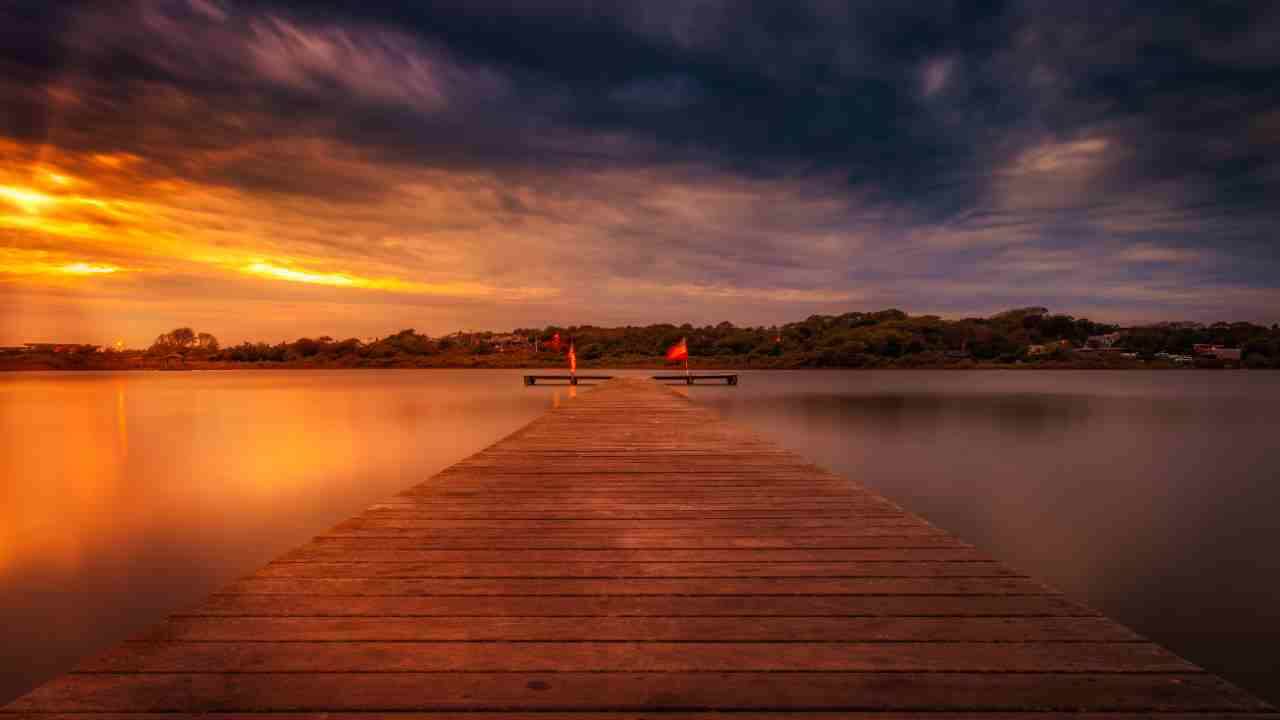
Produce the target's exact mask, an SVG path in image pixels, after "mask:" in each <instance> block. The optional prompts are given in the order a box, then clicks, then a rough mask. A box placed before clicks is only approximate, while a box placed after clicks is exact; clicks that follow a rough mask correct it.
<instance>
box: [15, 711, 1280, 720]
mask: <svg viewBox="0 0 1280 720" xmlns="http://www.w3.org/2000/svg"><path fill="white" fill-rule="evenodd" d="M379 715H380V716H388V717H397V719H399V720H604V719H609V720H655V719H657V717H660V719H662V720H726V719H724V714H723V712H668V711H663V712H660V714H654V712H649V711H643V710H641V711H612V712H607V714H602V712H598V711H596V712H591V711H588V712H572V711H564V712H561V711H550V712H520V711H516V712H471V711H448V710H445V711H438V712H413V711H394V712H380V714H379ZM17 716H18V717H31V719H33V720H237V719H241V717H260V719H262V720H369V715H367V714H362V712H328V711H325V712H243V711H242V712H236V714H228V712H200V714H193V712H24V714H19V715H17ZM797 717H808V719H813V720H974V717H975V715H974V714H973V712H938V711H925V712H883V711H873V712H859V711H820V710H819V711H780V712H769V711H765V712H735V714H733V720H795V719H797ZM979 717H982V719H983V720H1142V719H1146V717H1151V714H1149V712H1056V711H1047V712H1042V711H1020V712H983V714H980V715H979ZM1160 717H1162V719H1164V720H1206V715H1204V714H1203V712H1161V714H1160ZM1212 717H1215V719H1221V720H1244V719H1248V720H1280V714H1271V712H1261V714H1258V712H1215V714H1213V715H1212Z"/></svg>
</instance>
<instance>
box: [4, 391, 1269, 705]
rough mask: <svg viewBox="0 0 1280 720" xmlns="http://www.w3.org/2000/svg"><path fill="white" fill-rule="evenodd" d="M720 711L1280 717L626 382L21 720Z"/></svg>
mask: <svg viewBox="0 0 1280 720" xmlns="http://www.w3.org/2000/svg"><path fill="white" fill-rule="evenodd" d="M462 711H467V712H466V713H465V714H464V713H463V712H462ZM712 711H748V712H739V713H738V714H736V715H734V716H733V717H734V718H736V719H737V720H759V719H760V718H765V717H783V716H785V717H792V716H793V714H797V715H798V714H801V713H808V712H816V711H829V712H828V713H827V714H826V715H825V716H824V717H827V718H832V719H834V718H872V717H875V718H885V719H886V720H887V719H888V718H902V717H907V716H911V714H912V713H917V712H927V713H928V714H929V717H932V718H938V719H939V720H942V719H944V718H951V717H960V716H961V715H962V716H963V717H966V718H972V717H974V716H975V714H978V713H993V715H992V717H995V716H996V715H995V714H996V713H1000V714H999V715H998V716H999V717H1001V718H1004V720H1009V719H1010V718H1014V717H1027V718H1031V717H1035V718H1044V717H1048V716H1049V715H1051V714H1053V713H1054V712H1055V711H1062V712H1066V711H1096V712H1099V713H1107V714H1106V715H1105V717H1108V718H1117V717H1126V716H1127V717H1138V716H1142V717H1149V716H1151V715H1152V714H1155V713H1165V712H1168V713H1201V714H1199V715H1197V717H1205V715H1203V714H1202V713H1212V714H1213V715H1214V716H1234V715H1239V716H1246V715H1248V716H1250V717H1262V716H1263V713H1266V712H1270V708H1268V706H1266V705H1265V704H1263V703H1262V702H1260V701H1259V700H1257V699H1255V698H1253V697H1251V696H1249V695H1248V694H1246V693H1245V692H1243V691H1241V690H1239V689H1237V688H1235V687H1233V686H1232V685H1230V684H1228V683H1226V682H1225V681H1223V680H1221V679H1219V678H1217V677H1215V676H1213V675H1211V674H1209V673H1206V672H1204V671H1202V670H1201V669H1200V668H1198V667H1196V666H1194V665H1192V664H1190V663H1188V662H1187V661H1185V660H1183V659H1181V658H1179V657H1177V656H1175V655H1173V654H1171V653H1169V652H1168V651H1166V650H1164V649H1162V648H1160V647H1158V646H1156V645H1154V644H1152V643H1150V642H1147V641H1146V640H1144V639H1142V638H1140V637H1138V636H1136V635H1135V634H1134V633H1133V632H1131V631H1129V630H1128V629H1126V628H1124V627H1122V626H1120V625H1118V624H1116V623H1115V622H1112V621H1111V620H1108V619H1107V618H1105V617H1101V616H1100V615H1098V614H1097V613H1095V612H1094V611H1092V610H1089V609H1087V608H1085V607H1082V606H1080V605H1078V604H1075V603H1073V602H1071V601H1069V600H1067V599H1065V598H1064V597H1063V596H1062V595H1060V594H1058V593H1057V592H1054V591H1053V590H1050V589H1048V588H1046V587H1045V586H1043V585H1041V584H1039V583H1037V582H1035V581H1034V580H1032V579H1030V578H1028V577H1025V576H1023V575H1021V574H1019V573H1018V572H1016V571H1014V570H1011V569H1009V568H1007V567H1005V566H1003V565H1001V564H999V563H996V562H992V561H991V560H990V559H989V558H987V557H986V556H984V555H983V554H982V553H981V552H979V551H978V550H977V549H975V548H973V547H972V546H970V545H967V544H965V543H963V542H960V541H959V540H957V539H955V538H954V537H952V536H950V535H948V534H947V533H946V532H944V531H942V530H940V529H938V528H936V527H934V526H932V525H930V524H929V523H928V522H926V521H924V520H923V519H921V518H919V517H917V516H915V515H912V514H911V513H909V512H906V511H904V510H903V509H901V508H899V507H898V506H896V505H894V504H893V503H892V502H890V501H888V500H887V499H885V498H884V497H881V496H880V495H878V494H876V493H875V492H872V491H870V490H868V489H866V488H864V487H862V486H861V485H858V484H856V483H854V482H851V481H849V480H846V479H844V478H841V477H838V476H836V475H833V474H831V473H829V472H827V471H824V470H822V469H820V468H818V467H815V466H813V465H811V464H809V463H808V462H805V461H804V460H803V459H801V458H799V457H797V456H796V455H794V454H792V453H790V452H787V451H784V450H782V449H780V448H779V447H777V446H776V445H774V444H772V443H770V442H767V441H765V440H763V439H761V438H760V437H758V436H757V435H754V434H752V433H750V432H748V431H746V430H743V429H741V428H739V427H736V426H734V425H732V424H730V423H728V422H725V421H724V420H722V419H721V418H720V417H719V416H718V415H717V414H716V413H714V412H713V411H711V410H709V409H707V408H704V407H700V406H698V405H696V404H694V403H691V402H689V401H688V400H686V399H685V398H683V397H681V396H680V395H679V394H678V393H677V392H676V391H673V390H671V389H669V388H664V387H660V386H659V385H657V384H656V383H654V382H652V381H648V380H630V379H616V380H612V381H610V382H609V383H607V384H605V385H603V386H601V387H599V388H597V389H595V390H592V391H590V392H586V393H583V394H582V395H581V396H580V397H579V398H577V399H576V400H574V401H572V402H570V403H567V404H566V405H565V406H563V407H561V408H559V409H557V410H554V411H551V412H549V413H548V414H547V415H545V416H543V417H542V418H540V419H538V420H536V421H534V422H533V423H531V424H530V425H528V426H526V427H525V428H524V429H522V430H520V431H519V432H516V433H515V434H513V435H511V436H510V437H508V438H506V439H504V440H502V441H501V442H498V443H497V444H495V445H493V446H491V447H489V448H488V449H486V450H484V451H482V452H480V453H478V454H476V455H474V456H472V457H470V458H468V459H466V460H464V461H462V462H460V463H458V464H457V465H454V466H452V467H450V468H449V469H447V470H445V471H444V472H442V473H440V474H439V475H437V476H436V477H434V478H431V479H430V480H428V481H426V482H424V483H423V484H421V485H418V486H416V487H414V488H411V489H409V490H407V491H405V492H404V493H403V494H401V495H398V496H396V497H394V498H393V499H391V500H389V501H387V502H385V503H381V504H378V505H375V506H373V507H372V508H370V509H369V510H367V511H366V512H364V513H363V514H361V515H359V516H357V517H355V518H352V519H350V520H348V521H346V522H343V523H341V524H340V525H338V526H337V527H335V528H333V529H332V530H330V531H329V532H327V533H325V534H323V535H321V536H319V537H317V538H315V540H314V541H312V542H311V543H310V544H307V545H305V546H303V547H301V548H298V549H296V550H294V551H292V552H290V553H288V554H287V555H285V556H284V557H282V558H280V559H279V560H277V561H275V562H272V563H271V564H269V565H267V566H266V567H264V568H263V569H261V570H260V571H258V572H257V573H254V574H253V575H251V576H249V577H246V578H244V579H243V580H240V581H239V582H236V583H235V584H233V585H231V586H230V587H228V588H226V589H225V590H223V591H222V592H219V593H217V594H216V595H214V596H212V597H211V598H210V599H208V601H207V602H205V603H204V604H203V605H201V606H199V607H196V608H194V609H191V610H187V611H185V612H182V613H179V614H177V615H174V616H173V617H172V618H170V619H169V620H168V621H167V622H165V623H164V624H162V625H160V626H159V627H157V628H156V629H154V630H153V631H152V632H150V633H148V634H146V635H145V636H143V637H140V638H137V639H135V640H134V641H131V642H128V643H125V644H123V645H121V646H119V647H117V648H115V649H113V650H111V651H109V652H107V653H106V654H104V655H101V656H99V657H96V658H93V659H90V660H88V661H87V662H84V663H83V664H82V665H81V666H80V667H78V668H77V669H76V670H75V671H74V672H72V673H70V674H67V675H64V676H62V677H60V678H57V679H55V680H53V681H52V682H50V683H48V684H46V685H44V686H43V687H40V688H38V689H36V690H35V691H34V692H32V693H30V694H28V695H27V696H25V697H23V698H20V699H19V700H17V701H16V702H14V703H13V704H11V705H9V706H8V707H7V708H5V710H4V712H8V713H18V714H20V715H23V716H30V717H45V716H48V715H59V714H72V713H77V714H81V713H83V714H87V715H77V716H78V717H89V718H92V717H94V714H102V716H107V715H109V716H110V717H112V718H124V717H134V716H135V714H142V713H167V714H168V715H166V716H168V717H179V716H188V715H194V714H198V713H208V714H213V715H214V716H216V714H224V715H228V714H229V715H235V716H244V715H251V714H255V713H263V714H266V713H274V714H276V715H275V717H277V718H279V717H283V716H282V715H280V713H292V715H291V716H290V717H318V716H320V715H321V714H326V715H325V716H326V717H346V716H348V715H349V716H351V717H355V716H356V714H357V713H369V712H374V713H379V714H386V713H398V712H403V713H413V714H414V717H416V718H420V719H421V720H430V719H432V718H436V719H437V720H440V719H442V718H444V717H450V718H461V717H465V718H468V719H469V720H494V719H496V718H499V717H502V718H520V717H527V718H534V717H536V718H539V719H540V720H563V719H565V718H574V719H578V720H585V719H586V718H599V719H600V720H604V719H605V717H606V715H605V714H604V713H607V712H616V713H618V714H619V715H618V716H619V717H625V718H632V719H635V718H640V717H654V716H656V715H659V714H660V715H661V716H663V717H667V718H672V719H673V720H676V719H677V718H679V719H686V720H687V719H689V718H707V719H708V720H709V719H710V718H718V717H723V716H722V715H719V714H717V713H716V712H712ZM831 711H838V712H831ZM526 713H527V714H526ZM952 713H955V714H954V715H953V714H952ZM1022 713H1027V714H1026V715H1023V714H1022ZM1031 713H1035V714H1034V715H1033V714H1031ZM137 716H141V715H137ZM149 717H156V715H149ZM362 717H367V715H362ZM1095 717H1103V715H1097V716H1095ZM1269 717H1273V718H1274V717H1277V716H1275V715H1270V716H1269Z"/></svg>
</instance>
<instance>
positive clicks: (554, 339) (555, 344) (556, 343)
mask: <svg viewBox="0 0 1280 720" xmlns="http://www.w3.org/2000/svg"><path fill="white" fill-rule="evenodd" d="M547 347H549V348H551V349H552V350H555V351H556V352H560V333H556V334H555V335H552V336H551V341H550V342H548V343H547Z"/></svg>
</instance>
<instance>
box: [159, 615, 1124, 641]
mask: <svg viewBox="0 0 1280 720" xmlns="http://www.w3.org/2000/svg"><path fill="white" fill-rule="evenodd" d="M143 639H146V640H150V641H168V642H178V641H188V642H248V641H254V640H274V641H285V642H292V641H321V640H323V641H328V642H338V641H342V642H398V641H406V640H417V641H448V640H471V641H477V640H505V641H515V642H531V641H543V642H553V641H587V640H592V641H599V642H617V641H654V642H713V641H721V642H784V641H790V642H841V643H851V642H991V643H1002V642H1060V643H1067V642H1117V643H1119V642H1137V641H1139V640H1141V638H1139V637H1138V636H1137V635H1136V634H1135V633H1134V632H1133V631H1131V630H1129V629H1127V628H1124V627H1121V626H1120V625H1117V624H1116V623H1113V622H1111V621H1110V620H1107V619H1106V618H1100V617H956V616H951V617H850V616H845V617H839V616H834V617H833V616H819V617H785V616H782V617H779V616H772V617H770V616H763V617H759V616H758V617H750V616H732V617H698V616H686V617H608V616H597V617H545V616H535V617H521V616H505V617H474V616H470V617H448V616H446V617H437V618H434V619H433V620H432V621H430V622H423V621H422V620H421V619H420V618H416V617H354V618H352V617H348V618H329V617H297V616H290V617H261V616H258V617H180V618H175V619H172V620H170V621H169V622H166V623H164V624H162V625H160V626H159V627H157V628H155V629H154V630H151V631H150V632H149V633H147V635H146V636H145V637H144V638H143Z"/></svg>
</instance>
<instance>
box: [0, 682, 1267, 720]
mask: <svg viewBox="0 0 1280 720" xmlns="http://www.w3.org/2000/svg"><path fill="white" fill-rule="evenodd" d="M11 708H12V709H13V710H17V711H24V710H28V709H36V708H42V709H46V710H52V711H59V712H119V711H130V710H131V711H144V712H145V711H159V712H165V711H168V712H174V711H182V710H187V711H191V710H196V711H207V712H236V711H260V712H261V711H280V712H291V711H292V712H297V711H312V710H335V711H355V710H361V711H368V712H384V711H396V710H478V711H490V712H503V711H514V710H547V711H554V710H597V711H607V710H630V711H636V710H654V709H666V710H726V709H730V710H816V709H825V710H840V709H847V710H871V709H884V710H1016V709H1026V708H1034V709H1038V710H1059V711H1073V710H1109V711H1148V712H1157V711H1182V712H1217V711H1228V712H1230V711H1236V712H1239V711H1248V710H1254V711H1266V710H1267V709H1268V708H1267V706H1266V705H1265V704H1263V703H1262V702H1260V701H1258V700H1257V699H1255V698H1252V697H1250V696H1248V695H1246V694H1245V693H1243V692H1241V691H1240V690H1238V689H1236V688H1234V687H1233V686H1231V685H1229V684H1227V683H1225V682H1223V681H1222V680H1220V679H1218V678H1215V677H1213V676H1212V675H1208V674H1206V673H1196V674H1189V675H1162V674H1092V675H1091V674H1066V675H1063V674H1046V673H1016V674H1003V673H976V674H975V673H809V672H786V673H279V674H272V673H233V674H225V673H221V674H210V673H180V674H165V673H142V674H122V675H110V674H103V675H66V676H63V677H61V678H59V679H57V680H54V681H53V682H51V683H49V684H47V685H45V686H44V687H41V688H39V689H37V690H36V691H35V692H33V693H31V694H30V695H27V696H26V697H24V698H21V699H19V700H18V701H16V702H15V703H13V704H12V706H11Z"/></svg>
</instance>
